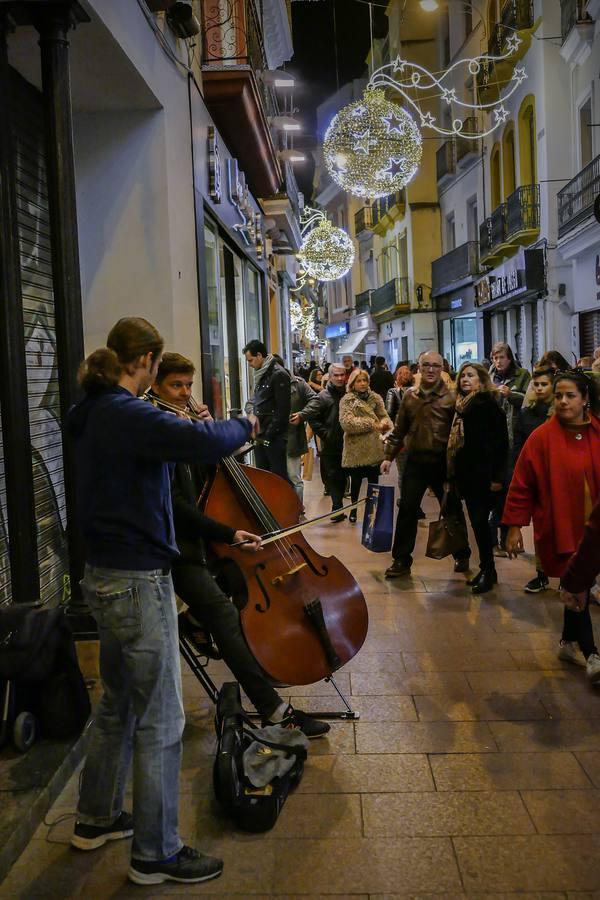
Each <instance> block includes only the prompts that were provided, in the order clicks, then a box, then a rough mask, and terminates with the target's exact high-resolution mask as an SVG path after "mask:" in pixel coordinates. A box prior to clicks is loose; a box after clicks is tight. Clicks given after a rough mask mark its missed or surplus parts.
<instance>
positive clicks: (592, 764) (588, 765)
mask: <svg viewBox="0 0 600 900" xmlns="http://www.w3.org/2000/svg"><path fill="white" fill-rule="evenodd" d="M575 756H576V757H577V759H578V761H579V762H580V763H581V765H582V766H583V768H584V770H585V771H586V773H587V775H588V776H589V778H590V779H591V781H592V782H593V784H594V785H595V786H596V787H597V788H600V753H599V752H598V751H597V750H591V751H579V752H577V753H576V754H575Z"/></svg>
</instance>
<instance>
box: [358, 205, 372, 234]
mask: <svg viewBox="0 0 600 900" xmlns="http://www.w3.org/2000/svg"><path fill="white" fill-rule="evenodd" d="M372 227H373V215H372V210H371V207H370V206H363V207H362V209H359V210H358V212H357V213H355V214H354V234H355V235H356V237H358V236H359V235H360V234H362V233H363V232H365V231H371V228H372Z"/></svg>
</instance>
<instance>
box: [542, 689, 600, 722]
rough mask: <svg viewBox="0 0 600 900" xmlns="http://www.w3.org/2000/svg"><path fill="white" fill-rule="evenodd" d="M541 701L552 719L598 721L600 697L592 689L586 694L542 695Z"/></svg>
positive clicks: (599, 716)
mask: <svg viewBox="0 0 600 900" xmlns="http://www.w3.org/2000/svg"><path fill="white" fill-rule="evenodd" d="M539 696H540V701H541V702H542V704H543V706H544V708H545V709H546V710H547V712H548V715H549V716H550V718H551V719H598V718H600V696H598V692H597V691H595V690H594V689H593V688H592V687H590V689H589V690H588V691H586V692H583V691H582V692H581V693H577V694H576V693H574V692H571V693H569V694H540V695H539Z"/></svg>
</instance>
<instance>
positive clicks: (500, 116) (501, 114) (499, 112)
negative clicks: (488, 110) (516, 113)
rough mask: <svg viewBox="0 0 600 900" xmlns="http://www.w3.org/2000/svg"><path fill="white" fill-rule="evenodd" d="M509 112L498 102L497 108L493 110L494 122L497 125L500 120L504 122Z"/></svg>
mask: <svg viewBox="0 0 600 900" xmlns="http://www.w3.org/2000/svg"><path fill="white" fill-rule="evenodd" d="M508 116H509V112H508V110H507V109H505V108H504V104H502V103H501V104H500V106H499V107H497V109H495V110H494V118H495V119H496V124H497V125H498V124H499V123H500V122H503V123H504V122H506V120H507V119H508Z"/></svg>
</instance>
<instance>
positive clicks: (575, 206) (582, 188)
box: [558, 156, 600, 238]
mask: <svg viewBox="0 0 600 900" xmlns="http://www.w3.org/2000/svg"><path fill="white" fill-rule="evenodd" d="M599 194H600V156H597V157H596V158H595V159H593V160H592V161H591V163H588V165H587V166H586V167H585V169H582V170H581V172H579V174H577V175H576V176H575V178H573V179H572V180H571V181H569V183H568V184H565V186H564V188H561V190H560V191H559V192H558V236H559V238H561V237H563V236H564V235H565V234H566V233H567V232H568V231H570V230H571V229H572V228H574V227H575V226H576V225H578V224H579V223H580V222H583V220H584V219H587V217H588V216H591V215H592V212H593V209H594V202H595V200H596V197H597V196H598V195H599Z"/></svg>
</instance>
